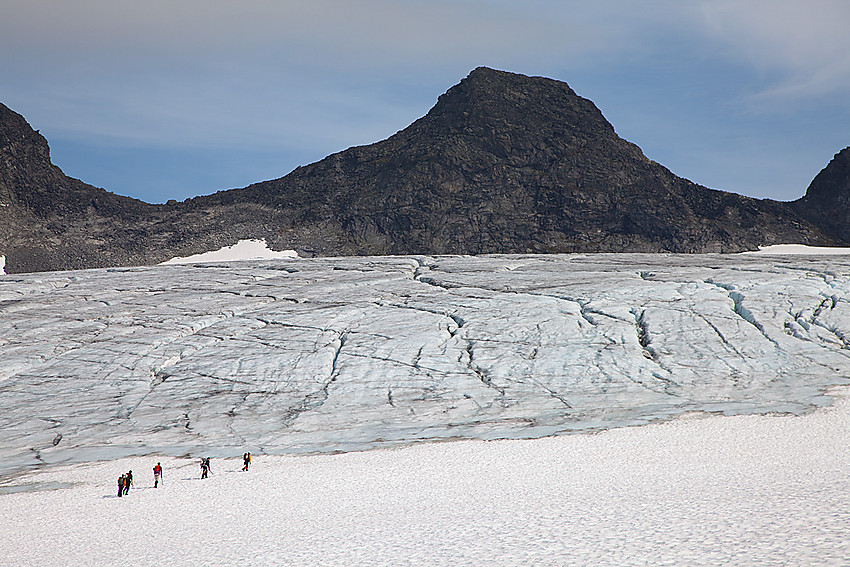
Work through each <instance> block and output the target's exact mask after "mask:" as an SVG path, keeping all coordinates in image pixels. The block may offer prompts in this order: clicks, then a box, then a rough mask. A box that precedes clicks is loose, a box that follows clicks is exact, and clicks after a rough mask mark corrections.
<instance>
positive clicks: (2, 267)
mask: <svg viewBox="0 0 850 567" xmlns="http://www.w3.org/2000/svg"><path fill="white" fill-rule="evenodd" d="M5 275H6V256H0V276H5Z"/></svg>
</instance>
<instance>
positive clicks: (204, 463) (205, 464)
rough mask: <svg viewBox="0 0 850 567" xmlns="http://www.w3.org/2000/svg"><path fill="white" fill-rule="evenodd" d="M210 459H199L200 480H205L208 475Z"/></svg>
mask: <svg viewBox="0 0 850 567" xmlns="http://www.w3.org/2000/svg"><path fill="white" fill-rule="evenodd" d="M210 469H211V467H210V458H209V457H207V458H205V459H204V458H201V478H207V475H208V474H209V473H210Z"/></svg>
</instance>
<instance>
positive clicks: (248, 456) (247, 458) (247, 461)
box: [242, 453, 251, 471]
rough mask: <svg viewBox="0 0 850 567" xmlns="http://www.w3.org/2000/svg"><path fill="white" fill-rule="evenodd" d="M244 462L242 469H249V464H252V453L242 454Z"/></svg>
mask: <svg viewBox="0 0 850 567" xmlns="http://www.w3.org/2000/svg"><path fill="white" fill-rule="evenodd" d="M242 462H243V463H244V464H245V466H243V467H242V470H243V471H247V470H248V465H250V464H251V453H245V454H244V455H242Z"/></svg>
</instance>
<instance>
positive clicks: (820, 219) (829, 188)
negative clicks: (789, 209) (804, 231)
mask: <svg viewBox="0 0 850 567" xmlns="http://www.w3.org/2000/svg"><path fill="white" fill-rule="evenodd" d="M792 205H793V206H794V207H795V208H796V209H797V210H798V211H799V212H800V214H801V215H802V216H804V217H805V218H807V219H808V220H810V221H811V222H813V223H815V224H817V225H818V226H820V227H821V228H822V229H824V230H825V232H827V233H828V234H830V235H832V236H833V237H835V238H839V239H841V240H843V241H845V242H850V147H846V148H844V149H843V150H841V151H840V152H838V153H837V154H835V156H833V158H832V160H831V161H830V162H829V164H827V166H826V167H825V168H823V169H822V170H821V171H820V173H818V174H817V175H816V176H815V178H814V179H813V180H812V182H811V183H810V184H809V187H808V189H806V194H805V196H803V198H802V199H799V200H798V201H795V202H794V203H792Z"/></svg>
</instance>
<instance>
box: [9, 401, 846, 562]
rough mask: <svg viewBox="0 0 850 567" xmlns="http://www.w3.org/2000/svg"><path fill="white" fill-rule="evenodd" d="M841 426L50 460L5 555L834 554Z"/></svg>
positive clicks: (685, 428)
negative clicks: (250, 459) (121, 491)
mask: <svg viewBox="0 0 850 567" xmlns="http://www.w3.org/2000/svg"><path fill="white" fill-rule="evenodd" d="M848 430H850V404H848V401H847V400H846V399H841V400H840V401H839V403H838V404H837V405H836V406H833V407H831V408H826V409H821V410H818V411H816V412H815V413H813V414H809V415H807V416H805V417H776V416H773V417H771V416H738V417H696V416H692V417H685V418H682V419H678V420H675V421H672V422H667V423H664V424H658V425H649V426H644V427H639V428H623V429H617V430H609V431H605V432H602V433H599V434H595V435H588V434H585V435H574V436H568V437H553V438H545V439H538V440H524V441H490V442H487V441H462V442H453V443H437V444H420V445H415V446H410V447H406V448H403V449H394V450H375V451H368V452H360V453H347V454H339V455H320V456H297V457H293V456H290V457H256V458H255V461H254V464H253V465H252V470H250V471H249V472H247V473H245V472H241V471H239V468H240V464H241V463H240V462H239V461H238V460H235V459H234V460H227V461H225V460H215V459H214V460H213V469H212V470H213V474H212V476H211V477H210V478H209V479H207V480H204V481H201V480H199V479H198V474H199V468H198V463H197V460H191V459H179V458H164V457H155V456H150V457H146V458H128V459H123V460H119V461H111V462H102V463H96V464H89V465H83V466H75V467H65V468H59V469H52V470H50V471H49V472H42V473H34V474H29V475H26V476H23V477H20V478H18V479H17V480H16V481H15V484H16V485H17V486H15V487H5V492H6V493H5V494H3V493H2V492H0V517H2V518H4V520H5V521H3V522H0V549H3V554H2V555H3V557H2V558H0V563H2V564H3V565H16V566H27V565H33V566H35V565H57V564H59V565H93V566H98V565H119V564H123V565H138V566H145V565H189V564H199V565H346V566H348V565H392V566H396V565H432V566H442V565H447V566H448V565H451V566H454V565H499V566H507V565H617V566H619V565H748V566H758V565H839V564H843V563H844V562H845V561H846V559H847V558H848V557H850V537H848V536H850V527H848V526H850V479H848V477H847V474H846V471H847V470H849V469H850V436H848V435H847V434H846V432H847V431H848ZM158 460H159V461H161V462H162V463H163V466H164V468H165V474H164V482H165V484H164V486H163V487H161V488H157V489H153V488H152V473H151V468H152V466H153V465H154V464H155V463H156V462H157V461H158ZM128 469H132V470H133V471H134V475H135V477H136V488H135V489H133V490H131V492H130V494H129V495H128V496H127V497H125V498H121V499H119V498H117V497H116V496H115V492H116V486H115V485H116V482H115V480H116V479H117V477H118V476H119V475H120V474H121V473H123V472H125V471H127V470H128ZM61 483H71V484H72V486H71V487H70V488H65V489H53V490H41V491H30V492H12V491H14V490H22V489H25V488H27V487H28V486H27V485H29V487H30V488H33V487H39V486H40V487H42V488H50V487H57V486H61V485H62V484H61Z"/></svg>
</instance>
